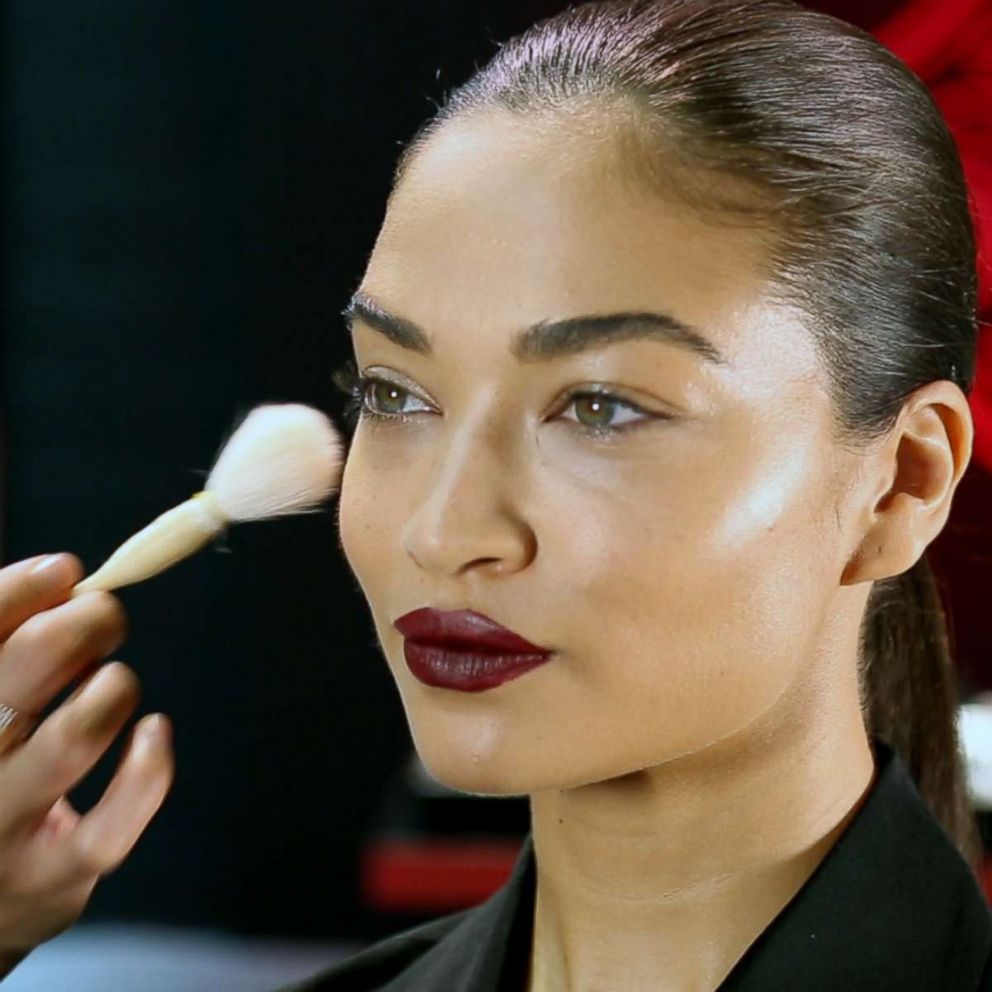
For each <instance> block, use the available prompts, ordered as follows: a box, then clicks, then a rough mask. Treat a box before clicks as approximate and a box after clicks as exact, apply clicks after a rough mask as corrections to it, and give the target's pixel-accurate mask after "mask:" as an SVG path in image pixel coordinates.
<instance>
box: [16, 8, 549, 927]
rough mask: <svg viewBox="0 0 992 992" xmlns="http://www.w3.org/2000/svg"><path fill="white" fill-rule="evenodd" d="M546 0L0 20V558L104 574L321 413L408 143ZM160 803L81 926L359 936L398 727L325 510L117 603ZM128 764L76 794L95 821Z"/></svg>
mask: <svg viewBox="0 0 992 992" xmlns="http://www.w3.org/2000/svg"><path fill="white" fill-rule="evenodd" d="M560 6H564V4H555V3H544V4H541V3H539V2H532V3H530V4H526V3H519V4H511V3H503V4H497V3H495V2H493V3H490V4H483V3H479V4H476V3H466V2H464V0H418V2H417V3H415V4H409V3H403V2H400V0H389V2H386V0H378V2H365V0H347V2H344V0H332V2H324V3H314V2H309V3H299V4H269V3H260V2H257V0H241V2H236V0H210V2H205V3H200V4H176V3H171V2H164V0H130V2H117V3H114V2H111V0H92V2H89V3H84V4H80V3H68V2H60V3H56V2H46V0H11V2H10V3H8V4H6V5H5V7H4V13H3V15H2V16H3V18H4V24H3V28H4V31H3V42H2V44H3V63H2V72H3V100H4V104H5V107H4V110H5V114H4V129H3V134H4V147H3V169H4V172H3V219H4V238H5V241H4V252H3V270H2V271H3V306H4V321H3V334H4V336H3V341H2V348H0V356H2V382H0V387H2V394H0V397H2V403H0V409H2V413H3V433H4V451H3V458H4V465H3V486H4V492H3V497H4V498H3V507H2V509H3V523H4V528H3V533H2V538H3V543H2V547H0V554H2V559H3V561H4V562H5V563H6V562H10V561H15V560H18V559H21V558H25V557H28V556H30V555H34V554H40V553H42V552H47V551H62V550H68V551H73V552H74V553H76V554H77V555H79V556H80V557H81V558H82V559H83V561H84V562H85V564H86V566H87V568H88V569H89V570H92V569H94V568H95V567H96V566H97V565H99V564H100V562H101V561H102V560H103V558H104V557H106V555H107V554H109V552H110V551H111V550H113V548H114V547H116V546H117V544H118V543H119V542H120V541H121V540H123V539H124V538H125V537H127V536H129V535H130V534H131V533H133V532H134V531H135V530H137V529H138V528H139V527H141V526H143V525H144V524H145V523H147V522H148V521H150V520H151V519H152V518H153V517H155V516H157V515H158V514H159V513H161V512H162V511H163V510H165V509H167V508H168V507H170V506H172V505H174V504H175V503H177V502H179V501H181V500H182V499H184V498H185V497H187V496H189V495H190V494H191V493H192V492H194V491H196V490H197V489H199V488H201V484H202V482H203V479H204V477H205V474H206V472H207V471H208V470H209V467H210V464H211V461H212V459H213V457H214V454H215V452H216V450H217V447H218V445H219V444H220V442H221V441H222V439H223V438H225V437H226V436H227V433H228V432H229V431H230V429H231V427H232V426H233V424H234V422H235V419H236V417H237V416H239V415H240V414H243V413H244V412H246V411H247V410H248V409H250V408H251V407H253V406H255V405H256V404H258V403H261V402H272V401H274V402H281V401H289V400H293V401H302V402H305V403H310V404H313V405H315V406H318V407H321V408H324V409H325V410H328V411H329V412H334V410H336V409H337V400H336V399H335V398H334V397H333V394H332V392H331V387H330V384H329V375H330V371H331V370H332V368H333V367H335V366H336V365H337V364H338V363H339V362H340V361H341V360H343V359H344V358H345V357H346V355H347V354H348V342H347V337H346V332H345V330H344V327H343V325H342V323H341V321H340V319H339V317H338V313H339V311H340V310H341V308H342V306H343V305H344V303H345V302H346V300H347V298H348V295H349V294H350V292H351V290H352V289H354V288H355V286H356V285H357V282H358V280H359V278H360V277H361V274H362V270H363V267H364V263H365V260H366V258H367V255H368V252H369V251H370V250H371V247H372V244H373V242H374V239H375V234H376V231H377V230H378V226H379V223H380V221H381V218H382V211H383V208H384V204H385V198H386V195H387V193H388V188H389V178H390V171H391V168H392V165H393V162H394V160H395V157H396V154H397V153H398V151H399V148H400V144H401V143H402V142H404V141H405V140H407V139H408V138H409V136H410V135H411V134H412V132H413V131H414V129H415V128H416V126H417V124H418V123H419V122H420V121H421V120H422V119H423V118H424V117H425V116H427V115H428V114H429V113H430V111H431V110H432V109H433V104H432V100H435V99H440V97H441V93H442V90H443V89H446V88H448V87H450V86H452V85H454V84H455V83H457V82H460V81H461V80H462V79H463V78H464V76H465V75H466V74H467V73H468V72H469V71H470V70H471V68H472V65H473V63H475V62H480V63H481V62H482V61H484V60H485V58H486V57H487V56H488V55H489V54H490V53H491V52H492V50H493V40H494V39H500V38H503V37H506V36H508V35H509V34H512V33H515V32H516V31H518V30H520V29H522V28H523V27H524V26H526V25H527V24H528V23H530V22H531V21H532V20H535V19H537V18H538V17H539V16H544V15H545V14H547V13H550V12H551V11H552V10H553V9H554V8H556V7H560ZM119 595H120V598H121V599H122V601H123V602H124V605H125V607H126V608H127V611H128V614H129V617H130V621H131V633H130V636H129V639H128V642H127V643H126V645H125V646H124V647H123V648H122V649H121V651H120V652H118V654H117V655H115V657H119V658H121V659H123V660H124V661H126V662H128V663H129V664H130V665H131V666H132V667H133V668H135V669H136V671H137V672H138V673H139V675H140V677H141V679H142V682H143V685H144V700H143V703H142V706H141V709H140V711H139V713H143V712H148V711H150V710H153V709H161V710H164V711H165V712H167V713H168V714H170V716H171V717H172V719H173V721H174V724H175V728H176V750H177V763H178V771H177V780H176V784H175V787H174V789H173V792H172V793H171V795H170V797H169V799H168V800H167V802H166V805H165V806H164V807H163V809H162V811H161V812H160V813H159V814H158V816H157V818H156V819H155V820H154V821H153V823H152V825H151V827H150V828H149V830H148V832H147V834H146V835H145V836H144V838H143V839H142V841H141V842H140V843H139V845H138V847H137V848H136V850H135V852H134V853H133V855H132V856H131V858H130V859H129V860H128V861H127V862H126V863H125V865H124V866H123V867H122V868H121V869H120V870H119V871H118V872H116V873H114V874H113V875H111V876H109V877H108V878H107V879H105V880H104V881H103V883H102V884H101V886H100V887H99V888H98V890H97V894H96V896H95V897H94V900H93V902H92V904H91V906H90V908H89V910H88V911H87V917H86V918H87V919H91V920H95V919H100V918H109V917H128V918H134V919H148V920H163V921H174V922H181V923H188V924H210V925H220V926H226V927H231V928H234V929H240V930H244V931H269V932H276V933H279V932H282V933H314V934H317V933H319V934H342V935H344V934H349V935H364V934H365V933H366V931H367V930H368V927H369V922H368V920H367V919H366V918H365V917H364V916H363V914H362V913H361V912H359V911H358V910H359V905H358V893H357V888H356V885H357V879H356V870H355V858H356V854H357V850H358V845H359V842H360V840H361V837H362V833H363V830H364V829H365V827H366V825H367V824H368V822H369V820H370V816H371V814H372V812H373V810H374V809H375V806H376V803H377V801H378V799H379V797H380V795H381V791H382V788H383V784H384V782H385V781H386V780H387V777H388V776H389V774H390V773H391V771H392V770H393V769H394V768H395V767H397V765H398V763H399V762H400V761H401V760H403V759H404V758H405V757H406V755H407V753H408V751H409V746H410V745H409V736H408V731H407V728H406V723H405V719H404V717H403V713H402V709H401V707H400V704H399V698H398V695H397V694H396V692H395V690H394V688H393V685H392V682H391V679H390V678H389V676H388V672H387V670H386V667H385V664H384V663H383V662H382V660H381V659H380V657H379V656H378V654H377V652H376V650H375V646H374V641H373V632H372V626H371V622H370V620H369V618H368V614H367V611H366V608H365V604H364V601H363V600H362V598H361V596H360V593H359V592H358V589H357V586H356V585H355V583H354V581H353V579H352V578H351V576H350V573H348V571H347V568H346V565H345V563H344V560H343V557H342V555H341V554H340V552H339V550H338V548H337V536H336V532H335V530H334V526H333V508H331V509H329V510H328V511H326V512H322V513H319V514H313V515H309V516H299V517H294V518H291V519H287V520H282V521H270V522H266V523H260V524H250V525H241V526H239V527H235V528H234V529H232V531H231V532H230V534H229V536H228V538H227V540H226V543H225V545H224V546H220V547H217V548H215V549H210V550H207V551H204V552H202V553H201V554H199V555H198V556H196V557H195V558H193V559H191V560H188V561H186V562H184V563H182V564H181V565H179V566H177V567H175V568H174V569H172V570H171V571H169V572H167V573H166V574H164V575H161V576H158V577H156V578H155V579H152V580H150V581H148V582H147V583H144V584H141V585H139V586H135V587H132V588H128V589H124V590H121V591H120V593H119ZM116 755H117V749H116V748H115V749H114V751H112V752H111V754H110V755H108V758H107V760H105V761H104V762H103V763H101V765H100V766H99V768H98V769H97V772H96V773H95V774H94V776H92V779H91V780H87V781H86V782H85V783H84V784H83V785H82V786H81V787H80V788H79V789H78V790H77V791H76V792H75V793H74V795H73V799H74V800H75V801H76V802H77V804H79V805H80V806H82V807H83V808H86V807H88V806H89V805H90V804H91V803H92V802H93V801H95V799H96V797H97V796H98V795H99V793H100V791H101V789H102V787H103V786H104V785H105V784H106V782H107V781H108V779H109V776H110V774H111V772H112V768H113V763H114V761H115V760H116Z"/></svg>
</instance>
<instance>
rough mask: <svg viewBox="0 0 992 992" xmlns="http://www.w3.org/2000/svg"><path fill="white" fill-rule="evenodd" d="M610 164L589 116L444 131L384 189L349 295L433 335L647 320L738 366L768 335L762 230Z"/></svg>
mask: <svg viewBox="0 0 992 992" xmlns="http://www.w3.org/2000/svg"><path fill="white" fill-rule="evenodd" d="M600 119H601V118H600ZM618 154H619V146H618V144H617V142H616V140H615V138H614V136H613V135H612V134H611V133H610V132H608V131H606V130H604V127H603V125H602V124H600V125H599V126H598V127H597V124H596V119H595V118H593V117H584V116H581V115H572V116H559V117H557V118H554V117H545V118H542V119H539V120H536V121H535V120H525V119H523V118H520V117H518V116H517V115H514V114H511V113H509V112H507V111H501V110H496V111H488V112H486V113H485V114H481V115H478V116H475V117H472V118H469V119H465V120H454V121H450V122H448V123H446V124H445V125H444V127H443V128H442V129H441V130H440V131H439V132H438V133H437V134H435V135H434V137H433V138H432V139H431V140H430V142H429V143H428V144H427V145H426V146H425V147H424V148H423V149H422V150H421V151H420V152H419V153H418V154H417V156H416V157H415V158H414V159H413V161H412V162H411V164H410V167H409V169H408V171H407V172H406V174H405V175H404V178H403V181H402V182H401V183H400V184H399V186H398V187H397V188H396V189H395V190H394V193H393V196H392V198H391V201H390V205H389V208H388V209H387V212H386V216H385V218H384V222H383V226H382V229H381V231H380V234H379V237H378V239H377V241H376V245H375V247H374V249H373V252H372V255H371V257H370V260H369V265H368V268H367V270H366V274H365V278H364V279H363V284H362V288H363V289H364V290H366V291H367V292H368V293H369V294H370V295H372V296H373V297H375V298H376V299H377V300H379V301H380V302H381V303H382V304H383V305H384V306H386V307H387V308H388V309H390V310H391V311H393V312H394V313H400V314H402V315H403V316H405V317H408V318H409V319H411V320H413V321H414V322H415V323H417V324H419V325H420V326H422V327H424V328H425V329H426V330H427V331H428V333H430V334H431V335H432V336H433V335H434V334H435V332H436V333H437V335H438V336H439V337H443V336H445V332H446V331H447V330H450V331H452V332H454V331H455V330H456V329H458V328H464V327H467V326H471V327H472V328H473V330H475V331H489V332H491V333H492V334H498V333H499V329H500V328H502V329H505V331H506V333H509V332H510V331H512V330H513V329H515V328H517V327H520V326H523V325H525V324H528V323H531V322H533V321H535V320H539V319H553V318H557V317H567V316H571V315H576V314H587V313H604V312H614V311H621V310H637V309H651V308H657V309H660V310H664V311H666V312H669V313H672V314H673V315H675V316H676V317H677V318H679V319H681V320H683V321H685V322H686V323H689V324H691V325H693V326H697V327H701V328H702V329H704V330H705V331H706V333H707V334H708V335H709V336H710V337H711V338H712V339H713V340H714V342H715V343H716V344H717V345H718V347H719V348H720V350H721V351H722V352H723V353H724V354H726V355H728V357H729V358H730V359H731V361H734V360H735V355H737V354H746V353H752V354H753V352H754V349H755V342H754V341H750V340H748V338H749V337H750V336H752V333H753V330H754V329H755V328H761V327H767V326H768V325H767V320H765V317H767V316H768V309H769V303H768V301H767V284H766V277H765V275H764V270H763V267H764V265H765V262H766V248H765V245H764V241H763V236H762V234H761V232H760V231H758V230H757V229H748V228H747V227H744V226H741V225H737V226H733V225H729V224H714V223H713V222H712V220H710V221H709V222H707V220H705V219H704V218H702V217H701V216H699V215H698V214H697V213H696V212H694V211H693V210H692V208H690V207H689V206H687V205H686V204H683V203H680V202H679V200H678V198H677V197H676V196H672V197H671V198H667V197H664V196H663V195H660V194H659V193H658V192H653V191H649V190H647V189H645V188H642V187H640V186H639V185H638V184H637V183H635V182H632V181H631V180H629V179H627V178H625V176H626V175H627V173H626V171H625V170H622V169H621V168H619V167H618V158H617V155H618ZM780 324H781V327H780V330H782V331H783V333H784V328H785V323H784V322H781V321H780ZM793 335H794V336H795V329H793ZM801 337H802V338H804V339H805V337H806V336H805V335H802V336H801ZM803 344H804V345H805V344H808V342H806V341H805V340H804V341H803ZM795 345H796V342H795V341H792V342H791V343H790V347H789V354H790V355H791V357H792V359H793V360H796V359H797V352H796V349H795ZM801 351H803V352H804V354H805V359H806V360H807V361H808V362H812V361H813V360H814V359H813V356H812V354H811V352H810V351H809V350H808V349H805V348H804V349H801ZM767 358H768V356H767V355H766V356H765V359H766V360H767Z"/></svg>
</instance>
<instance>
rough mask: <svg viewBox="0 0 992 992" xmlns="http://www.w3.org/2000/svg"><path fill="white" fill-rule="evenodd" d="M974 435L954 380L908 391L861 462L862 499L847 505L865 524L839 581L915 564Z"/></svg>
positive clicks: (946, 508) (944, 511)
mask: <svg viewBox="0 0 992 992" xmlns="http://www.w3.org/2000/svg"><path fill="white" fill-rule="evenodd" d="M973 439H974V422H973V420H972V417H971V410H970V408H969V406H968V398H967V397H966V396H965V394H964V393H963V392H962V391H961V389H960V388H959V387H958V386H957V385H955V384H954V383H953V382H950V381H949V380H947V379H941V380H939V381H937V382H931V383H927V384H926V385H925V386H921V387H920V388H919V389H917V390H915V391H914V392H913V393H912V394H911V395H910V396H909V398H908V399H907V400H906V401H905V402H904V404H903V408H902V411H901V412H900V415H899V419H898V421H897V423H896V425H895V426H894V427H893V429H892V431H891V432H890V433H889V434H888V435H887V437H886V439H885V440H884V442H883V443H881V444H879V445H878V446H876V447H874V448H873V449H872V453H871V454H870V455H869V456H868V457H867V459H866V461H865V463H864V465H863V467H862V473H861V491H862V493H863V498H862V505H861V507H858V506H857V504H856V503H853V504H851V505H852V508H853V509H854V512H856V513H857V512H859V510H860V512H861V513H862V516H863V519H864V524H863V526H862V528H861V535H860V537H859V540H858V544H857V547H856V548H855V550H854V553H853V554H852V555H851V556H850V558H849V561H848V563H847V565H846V567H845V569H844V574H843V576H842V585H855V584H856V583H859V582H869V581H873V580H875V579H884V578H888V577H889V576H894V575H900V574H901V573H903V572H905V571H907V570H908V569H910V568H912V567H913V565H915V564H916V562H917V561H918V560H919V559H920V558H921V557H922V555H923V552H924V551H925V550H926V548H927V546H928V545H929V544H930V542H931V541H933V540H934V538H935V537H936V536H937V535H938V534H939V533H940V532H941V530H943V528H944V524H945V523H946V522H947V518H948V516H949V514H950V512H951V502H952V499H953V497H954V490H955V489H956V488H957V485H958V482H960V480H961V477H962V476H963V475H964V472H965V469H966V468H967V467H968V463H969V462H970V461H971V452H972V444H973ZM856 498H857V497H856Z"/></svg>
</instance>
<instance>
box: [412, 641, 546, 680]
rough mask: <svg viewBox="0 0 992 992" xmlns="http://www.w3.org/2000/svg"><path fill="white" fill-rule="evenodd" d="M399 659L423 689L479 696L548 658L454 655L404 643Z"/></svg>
mask: <svg viewBox="0 0 992 992" xmlns="http://www.w3.org/2000/svg"><path fill="white" fill-rule="evenodd" d="M403 655H404V657H405V658H406V663H407V666H408V667H409V669H410V671H411V672H413V674H414V676H415V677H416V678H417V679H419V680H420V681H421V682H423V683H424V685H431V686H436V687H437V688H440V689H459V690H460V691H462V692H481V691H482V690H483V689H492V688H494V687H495V686H498V685H502V684H503V683H504V682H509V681H510V680H511V679H515V678H518V677H519V676H521V675H524V674H525V673H526V672H529V671H530V670H531V669H533V668H537V667H538V666H539V665H543V664H544V663H545V662H546V661H548V660H549V659H550V658H551V655H550V654H486V653H484V652H481V651H458V650H455V649H453V648H442V647H438V646H436V645H433V644H417V643H416V642H415V641H410V640H406V639H404V641H403Z"/></svg>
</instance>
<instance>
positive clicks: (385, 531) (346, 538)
mask: <svg viewBox="0 0 992 992" xmlns="http://www.w3.org/2000/svg"><path fill="white" fill-rule="evenodd" d="M382 482H383V480H382V478H381V476H380V475H378V474H377V472H376V470H375V467H374V466H373V465H370V464H369V462H368V459H367V457H366V453H365V446H364V445H363V444H362V443H361V442H360V440H359V435H356V438H355V440H354V441H353V442H352V446H351V449H350V450H349V452H348V459H347V461H346V462H345V466H344V472H343V474H342V478H341V491H340V496H339V497H338V528H339V531H340V535H341V547H342V549H343V551H344V554H345V558H346V559H347V561H348V564H349V566H350V567H351V570H352V571H353V572H354V574H355V577H356V578H357V579H358V582H359V584H360V585H361V587H362V590H363V591H364V593H365V596H366V598H367V599H368V600H369V601H370V602H374V601H375V599H376V598H377V597H376V591H377V589H378V585H379V583H380V582H381V580H382V575H383V572H384V571H385V570H386V569H387V568H388V563H389V559H390V555H389V548H390V546H391V541H392V539H393V538H394V536H395V528H394V527H393V526H392V523H391V520H392V515H393V512H394V510H393V508H392V506H391V503H390V498H389V494H390V492H391V491H395V487H394V488H393V490H391V489H390V487H388V486H383V484H382Z"/></svg>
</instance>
